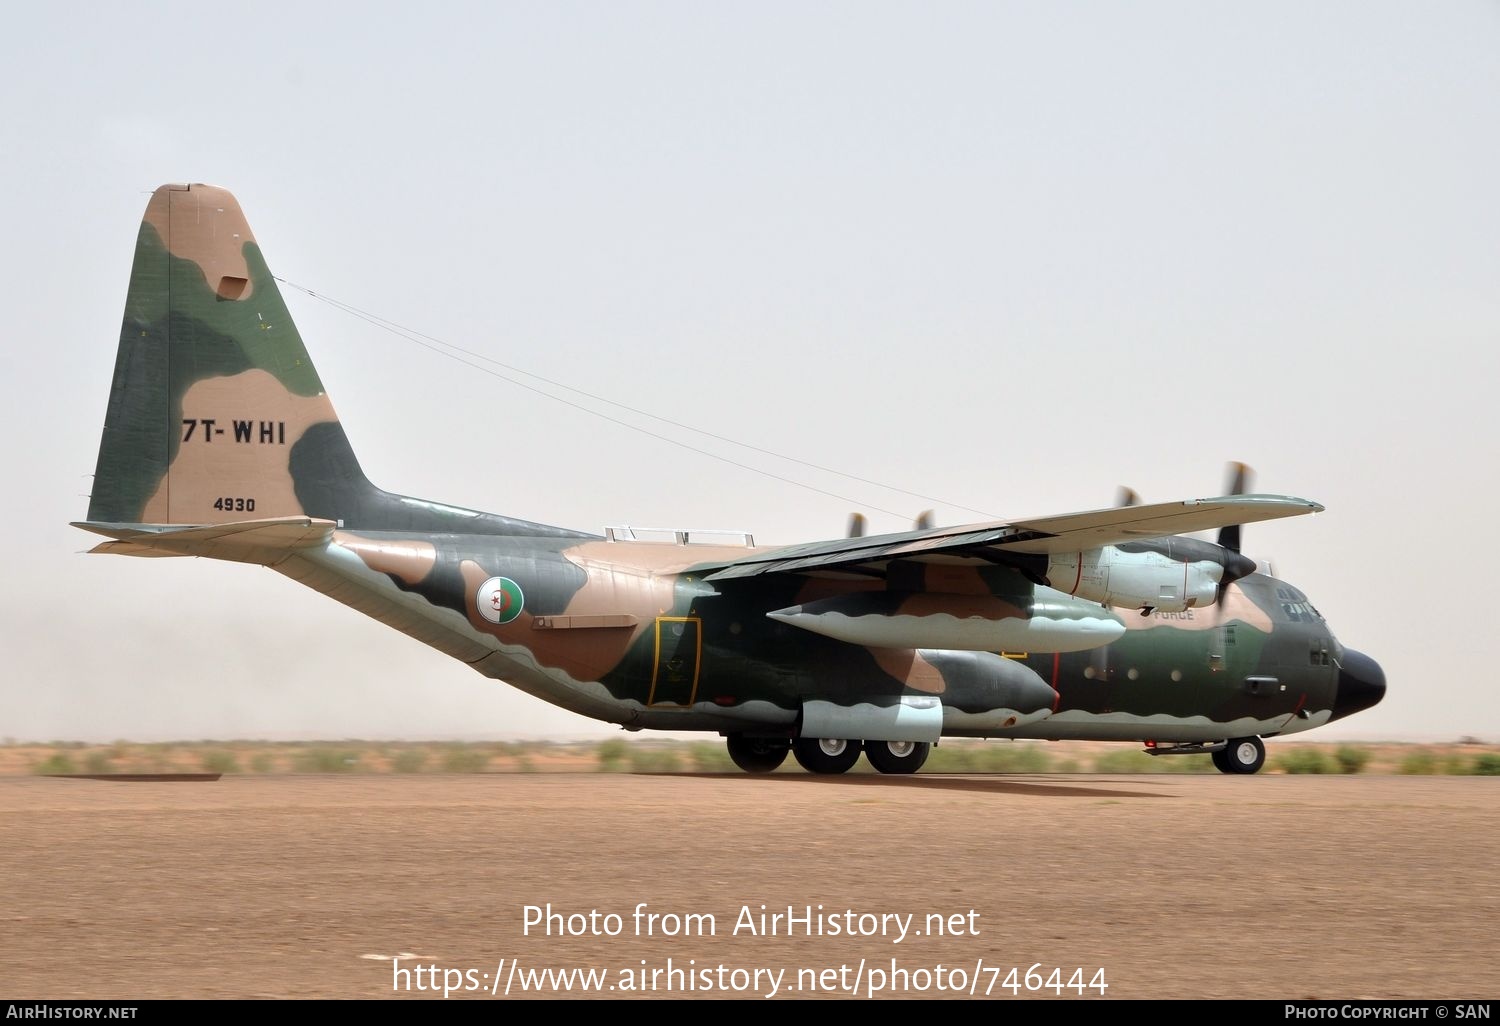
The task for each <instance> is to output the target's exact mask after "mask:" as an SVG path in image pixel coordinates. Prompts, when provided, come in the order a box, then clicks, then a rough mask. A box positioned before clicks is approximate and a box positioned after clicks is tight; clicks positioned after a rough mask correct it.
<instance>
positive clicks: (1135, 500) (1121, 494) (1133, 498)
mask: <svg viewBox="0 0 1500 1026" xmlns="http://www.w3.org/2000/svg"><path fill="white" fill-rule="evenodd" d="M1140 504H1141V496H1140V493H1139V492H1137V491H1136V490H1135V489H1134V488H1127V487H1125V486H1124V485H1121V486H1120V487H1119V489H1118V490H1117V491H1116V492H1115V505H1116V506H1139V505H1140Z"/></svg>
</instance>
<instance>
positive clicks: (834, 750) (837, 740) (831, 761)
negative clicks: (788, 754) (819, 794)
mask: <svg viewBox="0 0 1500 1026" xmlns="http://www.w3.org/2000/svg"><path fill="white" fill-rule="evenodd" d="M860 747H861V746H860V743H859V742H858V741H846V740H844V739H843V738H841V737H799V738H798V739H797V740H795V741H793V742H792V754H793V755H794V756H796V757H797V761H798V762H800V763H801V764H802V768H803V769H805V770H807V772H809V773H847V772H848V771H849V767H851V766H853V765H854V764H855V763H856V762H858V761H859V752H860Z"/></svg>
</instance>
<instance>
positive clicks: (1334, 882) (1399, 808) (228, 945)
mask: <svg viewBox="0 0 1500 1026" xmlns="http://www.w3.org/2000/svg"><path fill="white" fill-rule="evenodd" d="M0 834H3V837H4V844H3V845H0V879H3V880H4V883H5V901H4V905H3V907H0V992H3V993H4V995H5V996H7V997H12V998H73V997H95V998H116V999H119V998H162V997H168V998H175V997H206V998H242V997H246V998H255V997H319V998H375V997H388V996H400V997H418V996H421V997H432V996H433V991H432V989H431V987H432V986H433V985H436V986H437V988H438V989H437V995H438V997H439V998H441V995H442V988H443V983H444V982H445V980H446V981H447V982H448V983H450V984H451V985H456V986H458V987H474V988H475V989H473V990H464V989H458V990H455V991H454V992H453V993H452V997H451V999H458V998H461V997H468V998H475V997H479V998H483V999H487V1000H506V999H507V998H506V997H505V996H504V995H503V994H501V995H494V996H492V995H491V994H489V993H488V988H490V987H497V988H503V987H504V986H505V985H507V984H508V985H509V986H510V987H511V993H510V995H509V999H511V1000H514V999H517V998H519V997H522V996H525V994H523V991H522V989H521V984H522V983H524V982H525V981H526V980H527V979H528V977H529V975H530V974H531V973H532V972H534V971H536V970H569V969H573V968H593V969H598V970H603V975H602V976H600V977H599V978H598V984H597V986H592V987H591V988H590V989H588V990H587V991H582V990H580V989H579V987H580V981H579V979H578V978H577V977H573V978H571V979H572V982H573V984H574V989H573V990H571V991H567V990H564V989H563V988H562V987H561V986H560V985H559V984H558V982H557V978H556V977H552V978H551V979H550V980H549V979H547V978H543V979H542V981H541V982H540V983H539V984H538V988H539V989H536V990H532V991H528V992H526V993H530V994H537V995H541V996H547V997H557V996H559V995H564V994H566V995H570V996H576V997H583V996H592V997H603V998H620V997H626V996H632V995H634V994H637V993H642V992H644V993H645V994H648V995H651V996H656V997H661V996H667V994H668V993H669V992H668V991H667V988H668V986H671V987H672V990H671V991H670V995H671V996H674V997H676V996H691V997H699V998H702V997H718V996H723V995H725V994H727V995H729V996H736V997H760V998H764V997H766V996H768V995H769V994H770V993H771V992H772V987H773V985H774V987H775V998H776V999H777V1000H785V999H787V998H807V997H812V996H820V997H845V998H848V997H852V996H854V995H853V994H851V990H852V989H853V988H855V987H857V988H858V996H859V997H865V996H866V995H868V994H869V993H870V992H871V990H872V989H873V988H874V986H875V985H876V984H879V985H880V986H882V987H883V988H885V989H884V990H883V991H881V992H878V995H877V996H892V995H895V996H913V997H923V998H932V997H939V996H956V995H955V994H954V993H953V992H952V991H951V990H939V989H938V988H939V986H940V985H941V986H943V987H947V988H952V987H954V986H955V985H957V984H960V983H961V984H962V985H963V986H964V987H972V988H973V992H974V993H973V998H974V999H978V998H982V997H984V996H985V993H986V991H988V992H989V994H988V996H989V999H990V1000H1014V999H1015V996H1014V995H1013V994H1012V991H1011V989H1008V988H1006V987H1005V980H1006V978H1007V976H1008V975H1009V970H1010V969H1011V968H1012V967H1016V968H1018V969H1019V970H1020V974H1019V975H1018V976H1017V977H1015V978H1013V980H1014V982H1015V983H1016V984H1017V985H1018V986H1019V987H1020V990H1021V994H1020V996H1021V997H1026V996H1028V995H1027V989H1026V979H1025V976H1024V974H1025V973H1026V971H1027V970H1028V969H1031V968H1032V967H1033V966H1034V965H1037V964H1038V963H1039V966H1038V968H1037V971H1036V972H1037V975H1036V976H1034V977H1033V978H1032V982H1033V983H1038V982H1040V983H1041V984H1042V986H1041V987H1040V988H1039V989H1036V990H1034V991H1032V992H1031V996H1044V997H1053V996H1055V993H1056V988H1055V987H1054V988H1049V987H1048V986H1047V985H1046V981H1047V980H1048V979H1052V980H1053V981H1054V983H1059V984H1062V985H1063V989H1062V996H1063V997H1065V998H1072V999H1078V998H1079V997H1080V995H1079V994H1078V992H1077V989H1076V988H1075V989H1068V988H1067V986H1066V984H1067V983H1068V981H1070V980H1073V981H1074V982H1075V983H1080V984H1083V985H1085V989H1084V990H1083V994H1082V995H1081V996H1082V999H1083V1000H1097V999H1098V997H1099V991H1098V989H1087V987H1086V984H1087V983H1089V982H1093V981H1097V980H1098V979H1100V977H1099V975H1098V971H1099V970H1101V969H1102V970H1103V976H1102V979H1103V981H1104V982H1107V983H1108V990H1107V991H1106V992H1105V996H1106V998H1269V999H1301V998H1326V999H1350V998H1410V999H1424V998H1426V999H1462V998H1475V997H1494V996H1495V995H1497V994H1500V963H1497V961H1496V959H1495V958H1494V944H1495V939H1496V936H1497V933H1496V924H1497V923H1500V868H1497V860H1496V858H1495V852H1496V851H1497V850H1500V780H1497V779H1496V778H1493V777H1488V778H1487V777H1401V776H1337V777H1327V776H1318V777H1311V776H1264V775H1262V776H1258V777H1249V778H1237V777H1222V776H1217V775H1214V776H1183V775H1167V776H1137V777H1109V776H1079V775H1071V776H1069V775H1056V776H1044V775H1034V776H1023V775H991V776H985V775H973V776H940V775H927V774H923V775H919V776H917V777H912V778H885V777H877V776H849V777H844V778H815V777H810V776H807V775H802V774H785V775H782V774H778V775H774V776H771V777H763V778H753V777H748V776H744V775H741V774H724V775H717V774H712V775H687V774H678V775H663V776H648V775H615V774H552V773H536V774H468V775H440V774H428V775H407V776H376V775H361V776H339V775H329V776H311V775H310V776H296V775H290V776H273V777H251V776H244V777H234V776H230V777H225V778H224V779H223V780H221V781H218V782H217V783H119V782H104V781H89V780H65V779H50V778H40V777H22V776H16V777H9V778H0ZM641 903H644V905H645V909H644V910H643V919H642V920H641V921H639V924H638V921H637V920H636V919H635V917H634V911H635V909H636V907H637V906H638V905H639V904H641ZM549 904H550V905H551V908H552V910H553V911H554V912H556V913H559V914H561V915H563V916H569V915H575V914H576V915H577V916H578V918H575V919H573V920H572V923H571V926H572V928H573V929H571V930H570V929H569V923H568V922H567V920H565V919H558V920H554V921H553V927H552V929H551V931H550V932H551V935H550V936H548V935H547V934H548V931H547V930H546V929H545V927H544V925H542V924H538V925H536V926H531V927H528V926H527V925H526V921H527V911H526V909H527V906H536V907H539V908H541V909H545V908H546V907H547V906H548V905H549ZM762 905H764V906H766V909H765V911H766V913H767V914H768V915H769V914H770V913H775V912H780V913H782V915H783V916H785V914H786V911H787V909H788V907H791V908H792V909H793V910H795V914H796V916H797V917H799V918H800V917H802V916H804V914H805V910H806V909H807V908H808V907H809V906H811V908H812V912H813V915H814V917H815V918H814V919H813V926H814V927H816V926H818V925H819V924H821V925H822V927H823V929H824V931H825V932H824V933H823V934H822V935H817V934H816V933H814V934H813V935H808V930H807V929H806V928H804V927H803V925H802V924H801V923H794V924H793V931H794V935H792V936H788V935H787V931H786V925H785V922H784V921H783V922H782V923H778V924H777V927H778V931H777V935H775V936H767V935H764V934H762V933H761V932H760V930H759V926H760V920H759V918H758V917H759V914H760V912H761V906H762ZM819 905H821V906H822V910H821V916H822V918H821V919H820V918H817V917H818V916H819V915H820V913H819V910H818V908H817V906H819ZM745 909H748V910H749V912H750V914H751V916H752V918H754V919H755V925H756V927H757V929H756V931H755V932H753V933H752V932H750V931H749V930H747V929H746V928H745V920H744V918H743V910H745ZM594 911H597V913H598V915H597V916H594V917H592V922H590V921H589V917H590V913H591V912H594ZM611 913H613V914H616V915H618V916H619V917H620V918H619V920H618V922H616V921H613V920H609V919H607V918H605V917H607V916H608V915H609V914H611ZM653 913H655V914H656V915H658V916H659V917H661V918H658V919H657V920H656V921H655V923H654V927H653V930H652V932H653V934H654V935H652V936H644V935H642V933H644V931H645V929H646V924H647V923H648V922H650V921H649V920H647V919H645V918H644V916H649V915H651V914H653ZM533 915H535V913H533ZM689 915H696V916H697V917H699V918H697V919H693V920H688V919H687V917H688V916H689ZM674 916H675V917H678V918H677V919H676V920H675V921H674V919H673V918H672V917H674ZM710 916H711V917H712V923H711V924H710V920H709V918H708V917H710ZM929 916H933V917H936V918H932V919H929V918H928V917H929ZM906 917H910V918H906ZM940 922H941V926H942V934H941V935H939V931H938V926H939V923H940ZM835 924H836V925H837V926H838V928H840V929H841V930H844V929H847V928H852V929H853V930H854V931H855V933H856V935H854V936H850V935H847V933H841V934H840V935H831V934H830V933H828V932H827V931H828V930H831V929H833V928H834V925H835ZM903 924H904V926H903ZM691 927H696V930H693V931H692V935H682V934H683V933H684V932H686V931H688V930H689V929H691ZM616 928H617V930H618V935H616V936H607V935H604V931H606V930H608V929H616ZM903 928H904V929H905V931H906V934H905V936H904V937H902V936H901V933H900V931H901V930H902V929H903ZM663 929H667V930H676V932H678V934H679V935H677V936H663V935H662V930H663ZM580 930H581V931H582V932H581V933H578V932H577V931H580ZM397 957H400V961H397V962H394V963H393V962H392V959H393V958H397ZM502 960H503V961H502ZM669 960H670V962H669ZM940 965H941V966H943V967H944V971H943V974H942V977H941V978H939V976H938V975H937V972H936V970H937V967H938V966H940ZM431 966H435V967H437V968H436V973H435V974H434V973H433V971H432V970H430V969H428V968H427V967H431ZM721 966H722V967H723V971H722V972H721V971H720V967H721ZM669 968H672V969H676V970H677V973H676V974H675V975H673V974H671V973H669V972H667V970H668V969H669ZM1054 968H1056V969H1060V970H1061V973H1060V974H1059V975H1058V976H1057V977H1052V976H1051V971H1052V970H1053V969H1054ZM395 969H402V970H408V973H407V975H406V976H405V977H403V976H402V975H401V974H399V973H396V972H395V971H394V970H395ZM1078 969H1081V970H1082V973H1081V974H1080V975H1079V976H1077V977H1075V976H1074V970H1078ZM448 970H457V973H447V971H448ZM655 970H660V972H655V973H654V975H653V971H655ZM683 970H686V972H684V971H683ZM735 970H743V972H740V973H736V972H735ZM756 970H761V972H760V973H759V974H758V975H757V974H756V972H755V971H756ZM778 970H780V971H781V972H780V974H779V975H778ZM830 970H831V972H830ZM412 971H415V972H412ZM903 972H904V974H905V975H902V973H903ZM643 973H644V976H643V975H642V974H643ZM882 974H883V978H882ZM497 978H499V979H500V980H501V981H502V982H501V983H500V984H496V983H495V980H496V979H497ZM403 981H404V983H405V988H403V987H402V986H401V984H402V982H403ZM924 984H925V989H919V988H921V987H922V986H923V985H924ZM419 985H421V986H422V989H421V990H418V986H419ZM741 985H743V986H741ZM628 986H635V987H637V988H643V990H642V989H638V990H634V991H632V990H626V989H622V988H624V987H628ZM611 987H613V988H614V989H611ZM685 987H691V988H692V989H691V990H687V991H684V990H683V988H685ZM407 988H409V989H407ZM479 988H485V989H484V990H481V989H479ZM962 996H964V997H965V998H969V997H970V995H969V991H968V990H967V989H964V990H963V991H962Z"/></svg>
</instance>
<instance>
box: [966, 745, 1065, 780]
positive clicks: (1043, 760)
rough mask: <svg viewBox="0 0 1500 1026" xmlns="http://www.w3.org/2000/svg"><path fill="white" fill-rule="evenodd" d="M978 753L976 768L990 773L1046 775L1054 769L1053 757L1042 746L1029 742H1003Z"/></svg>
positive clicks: (985, 747) (986, 746) (981, 749)
mask: <svg viewBox="0 0 1500 1026" xmlns="http://www.w3.org/2000/svg"><path fill="white" fill-rule="evenodd" d="M977 752H978V754H979V760H978V762H979V765H978V766H977V767H976V768H977V769H981V770H984V771H987V772H990V773H1046V772H1047V770H1048V769H1050V768H1051V767H1052V756H1050V755H1048V754H1047V752H1045V751H1044V750H1043V749H1042V746H1041V745H1036V744H1031V743H1029V742H1015V741H1001V742H997V743H993V744H988V745H985V746H984V747H983V748H979V749H977Z"/></svg>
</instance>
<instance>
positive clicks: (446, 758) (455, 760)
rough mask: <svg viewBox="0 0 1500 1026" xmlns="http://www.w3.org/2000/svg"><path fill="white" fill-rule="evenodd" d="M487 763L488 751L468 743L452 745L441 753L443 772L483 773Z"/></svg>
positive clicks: (487, 765) (488, 759)
mask: <svg viewBox="0 0 1500 1026" xmlns="http://www.w3.org/2000/svg"><path fill="white" fill-rule="evenodd" d="M489 765H490V756H489V753H488V752H485V751H483V750H481V749H479V748H472V747H470V746H469V745H452V746H450V747H449V748H448V750H447V751H445V752H444V753H443V772H444V773H483V772H484V771H485V770H486V769H488V768H489Z"/></svg>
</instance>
